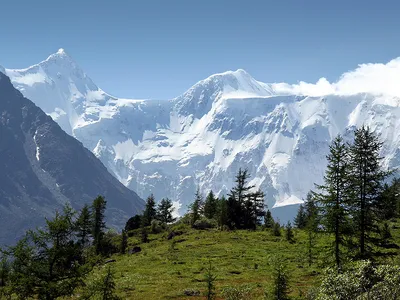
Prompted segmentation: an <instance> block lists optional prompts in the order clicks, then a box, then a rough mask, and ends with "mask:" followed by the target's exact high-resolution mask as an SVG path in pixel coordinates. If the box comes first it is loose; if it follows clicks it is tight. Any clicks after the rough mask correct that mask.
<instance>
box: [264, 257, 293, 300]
mask: <svg viewBox="0 0 400 300" xmlns="http://www.w3.org/2000/svg"><path fill="white" fill-rule="evenodd" d="M271 263H272V266H273V274H272V275H273V286H272V288H271V291H270V292H269V293H268V292H267V297H268V299H271V300H288V299H289V292H290V290H289V276H288V274H287V266H286V264H285V263H284V262H283V260H282V259H281V258H278V257H273V258H272V259H271Z"/></svg>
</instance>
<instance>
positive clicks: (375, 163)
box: [348, 126, 390, 258]
mask: <svg viewBox="0 0 400 300" xmlns="http://www.w3.org/2000/svg"><path fill="white" fill-rule="evenodd" d="M381 148H382V143H381V142H380V141H379V139H378V137H377V136H376V135H375V134H374V133H373V132H372V131H371V130H370V128H369V127H366V126H362V127H361V128H359V129H357V130H356V131H355V133H354V143H353V144H352V145H351V146H350V151H349V155H350V166H349V167H350V169H349V176H348V178H349V181H350V188H351V191H352V193H351V205H350V207H351V214H352V217H353V219H354V220H355V221H356V223H355V226H356V228H357V232H358V235H359V237H358V238H359V242H358V243H359V244H358V245H359V255H360V257H361V258H365V257H367V256H368V255H369V254H370V252H371V251H370V250H371V247H370V245H371V244H374V243H375V242H374V239H373V237H372V233H376V232H377V226H376V225H377V221H378V218H379V214H380V208H381V207H380V203H379V200H380V195H381V193H382V190H383V183H384V180H385V179H386V178H387V176H389V174H390V172H387V171H384V170H383V168H382V166H381V161H382V157H380V150H381Z"/></svg>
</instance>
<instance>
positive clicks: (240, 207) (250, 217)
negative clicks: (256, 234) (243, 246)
mask: <svg viewBox="0 0 400 300" xmlns="http://www.w3.org/2000/svg"><path fill="white" fill-rule="evenodd" d="M249 177H250V174H249V173H248V171H247V170H244V171H243V170H242V169H239V172H238V174H237V175H236V180H235V182H236V186H235V187H233V188H232V189H231V191H230V193H229V195H228V203H227V204H228V214H227V215H228V226H229V227H230V228H237V229H254V228H255V227H256V225H257V224H259V223H260V217H262V216H263V215H264V212H265V211H264V194H263V193H262V192H261V191H257V192H251V190H252V189H253V188H254V185H248V179H249Z"/></svg>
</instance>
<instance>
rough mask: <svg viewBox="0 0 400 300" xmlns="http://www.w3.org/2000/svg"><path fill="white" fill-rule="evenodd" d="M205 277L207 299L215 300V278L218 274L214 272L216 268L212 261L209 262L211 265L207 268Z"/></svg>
mask: <svg viewBox="0 0 400 300" xmlns="http://www.w3.org/2000/svg"><path fill="white" fill-rule="evenodd" d="M204 279H205V281H206V284H207V289H206V297H207V300H214V299H215V298H216V292H215V280H216V279H217V276H216V275H215V274H214V268H213V266H212V264H211V261H210V262H209V266H208V268H207V272H206V274H205V275H204Z"/></svg>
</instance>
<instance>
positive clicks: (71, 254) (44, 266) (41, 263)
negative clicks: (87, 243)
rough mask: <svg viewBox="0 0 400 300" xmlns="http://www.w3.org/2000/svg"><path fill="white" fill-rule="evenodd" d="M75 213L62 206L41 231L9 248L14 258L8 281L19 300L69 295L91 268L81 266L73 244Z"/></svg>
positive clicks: (32, 232) (77, 249)
mask: <svg viewBox="0 0 400 300" xmlns="http://www.w3.org/2000/svg"><path fill="white" fill-rule="evenodd" d="M73 216H74V212H73V211H72V209H71V208H70V207H69V206H65V208H64V211H63V213H59V212H57V213H56V215H55V217H54V219H52V220H47V221H46V227H45V228H44V229H42V230H36V231H28V232H27V234H26V236H25V238H23V239H22V240H20V241H19V242H18V243H17V245H16V246H14V247H10V248H9V254H10V256H12V257H13V261H12V272H11V275H10V281H11V286H12V290H13V292H14V293H15V295H17V296H18V297H19V298H22V299H26V298H29V297H34V296H36V297H37V298H39V299H55V298H57V297H63V296H69V295H72V294H73V292H74V290H75V289H76V288H77V287H80V286H81V285H82V282H83V281H82V280H83V278H84V276H85V275H86V274H87V273H88V272H89V271H90V269H91V265H89V264H87V263H86V264H84V263H83V259H82V248H81V246H80V244H79V243H77V242H75V241H76V236H75V228H74V224H73Z"/></svg>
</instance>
